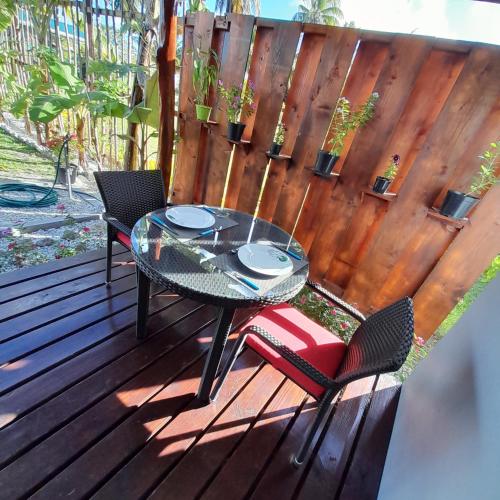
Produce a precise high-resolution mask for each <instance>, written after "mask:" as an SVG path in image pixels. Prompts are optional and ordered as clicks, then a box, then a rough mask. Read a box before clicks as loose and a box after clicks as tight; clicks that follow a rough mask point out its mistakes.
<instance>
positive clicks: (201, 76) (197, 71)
mask: <svg viewBox="0 0 500 500" xmlns="http://www.w3.org/2000/svg"><path fill="white" fill-rule="evenodd" d="M210 60H213V61H214V62H215V64H212V63H211V62H210ZM218 73H219V59H218V57H217V54H216V52H215V51H213V50H212V49H210V50H209V51H203V50H200V48H196V49H195V50H193V89H194V94H195V98H194V100H195V103H196V104H200V105H205V103H206V100H207V96H208V93H209V91H210V87H212V86H213V85H214V84H215V82H216V81H217V75H218Z"/></svg>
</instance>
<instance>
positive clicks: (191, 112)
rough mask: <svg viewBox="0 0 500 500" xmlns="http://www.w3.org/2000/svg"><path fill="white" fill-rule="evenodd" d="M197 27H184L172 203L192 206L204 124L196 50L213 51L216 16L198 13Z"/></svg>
mask: <svg viewBox="0 0 500 500" xmlns="http://www.w3.org/2000/svg"><path fill="white" fill-rule="evenodd" d="M194 18H195V24H194V26H189V25H186V26H185V27H184V49H183V57H182V71H181V82H180V93H179V94H180V95H179V135H180V142H179V144H178V150H179V154H178V155H177V164H176V168H175V174H174V188H173V192H172V200H173V202H174V203H191V202H192V200H193V191H194V181H195V175H196V166H197V162H198V147H199V138H200V132H201V123H200V122H198V121H196V114H195V107H194V90H193V83H192V76H193V55H192V50H193V47H194V46H196V47H199V48H200V49H201V50H202V51H204V52H206V51H209V50H210V48H211V45H212V34H213V29H214V15H213V14H212V13H210V12H201V13H198V14H197V15H196V16H194Z"/></svg>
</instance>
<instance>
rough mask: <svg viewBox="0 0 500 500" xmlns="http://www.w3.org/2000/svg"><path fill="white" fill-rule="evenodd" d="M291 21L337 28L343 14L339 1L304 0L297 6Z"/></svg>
mask: <svg viewBox="0 0 500 500" xmlns="http://www.w3.org/2000/svg"><path fill="white" fill-rule="evenodd" d="M293 20H294V21H299V22H302V23H315V24H326V25H328V26H339V25H340V24H341V23H342V21H343V20H344V14H343V12H342V9H341V8H340V0H304V3H302V4H300V5H299V6H298V12H297V13H296V14H295V15H294V16H293Z"/></svg>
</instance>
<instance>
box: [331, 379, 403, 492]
mask: <svg viewBox="0 0 500 500" xmlns="http://www.w3.org/2000/svg"><path fill="white" fill-rule="evenodd" d="M399 393H400V387H399V386H394V387H389V388H386V389H382V390H379V391H376V392H375V393H374V395H373V399H372V401H371V404H370V408H369V410H368V415H367V417H366V420H365V422H364V425H363V428H362V431H361V436H360V439H359V442H358V444H357V446H356V449H355V452H354V456H353V460H352V462H351V464H350V466H349V469H348V473H347V477H346V479H345V481H344V487H343V489H342V492H341V494H340V497H339V500H358V499H360V498H363V499H366V500H370V499H376V498H377V495H378V489H379V487H380V480H381V479H382V471H383V469H384V463H385V457H386V455H387V448H388V447H389V440H390V438H391V433H392V426H393V424H394V418H395V415H396V409H397V405H398V400H399Z"/></svg>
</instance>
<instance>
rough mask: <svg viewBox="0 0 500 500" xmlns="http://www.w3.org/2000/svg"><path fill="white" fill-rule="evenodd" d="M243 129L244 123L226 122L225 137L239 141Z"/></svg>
mask: <svg viewBox="0 0 500 500" xmlns="http://www.w3.org/2000/svg"><path fill="white" fill-rule="evenodd" d="M243 130H245V124H244V123H232V122H229V123H228V124H227V138H228V139H229V140H230V141H236V142H240V141H241V136H242V135H243Z"/></svg>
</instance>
